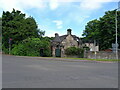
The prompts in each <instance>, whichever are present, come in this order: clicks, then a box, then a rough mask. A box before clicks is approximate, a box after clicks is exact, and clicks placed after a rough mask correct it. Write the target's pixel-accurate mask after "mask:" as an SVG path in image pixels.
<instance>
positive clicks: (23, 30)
mask: <svg viewBox="0 0 120 90" xmlns="http://www.w3.org/2000/svg"><path fill="white" fill-rule="evenodd" d="M44 33H45V32H44V31H40V30H39V29H38V26H37V23H36V21H35V19H34V18H33V17H28V18H26V17H25V14H23V13H21V11H18V10H15V9H13V11H12V12H9V11H6V12H4V11H3V15H2V41H3V42H2V43H3V50H4V49H8V46H9V45H8V44H9V43H8V41H9V38H12V44H18V43H20V42H21V41H22V40H24V39H26V38H28V37H35V38H39V37H41V36H42V35H44ZM13 46H14V45H13Z"/></svg>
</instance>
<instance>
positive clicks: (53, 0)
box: [49, 0, 59, 10]
mask: <svg viewBox="0 0 120 90" xmlns="http://www.w3.org/2000/svg"><path fill="white" fill-rule="evenodd" d="M49 6H50V9H51V10H55V9H57V8H58V6H59V4H58V1H57V0H51V1H50V2H49Z"/></svg>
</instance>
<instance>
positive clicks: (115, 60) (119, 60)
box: [15, 55, 120, 62]
mask: <svg viewBox="0 0 120 90" xmlns="http://www.w3.org/2000/svg"><path fill="white" fill-rule="evenodd" d="M15 56H17V55H15ZM27 57H40V56H27ZM43 58H59V59H60V58H61V59H73V60H90V61H112V62H120V59H118V60H117V59H90V58H71V57H43Z"/></svg>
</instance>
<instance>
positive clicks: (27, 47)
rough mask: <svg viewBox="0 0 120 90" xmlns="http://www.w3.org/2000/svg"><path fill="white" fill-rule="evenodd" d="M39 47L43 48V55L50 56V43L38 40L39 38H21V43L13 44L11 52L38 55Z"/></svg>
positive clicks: (22, 54)
mask: <svg viewBox="0 0 120 90" xmlns="http://www.w3.org/2000/svg"><path fill="white" fill-rule="evenodd" d="M41 48H43V49H44V52H43V55H44V56H51V53H50V43H49V42H48V41H44V40H40V39H39V38H28V39H25V40H23V41H22V43H19V44H18V45H15V46H14V48H13V49H12V52H11V53H12V54H13V55H20V56H40V49H41Z"/></svg>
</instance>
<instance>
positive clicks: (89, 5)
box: [80, 0, 119, 10]
mask: <svg viewBox="0 0 120 90" xmlns="http://www.w3.org/2000/svg"><path fill="white" fill-rule="evenodd" d="M118 1H119V0H82V1H81V0H80V8H82V9H86V10H95V9H99V8H101V7H102V4H103V3H105V2H118Z"/></svg>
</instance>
